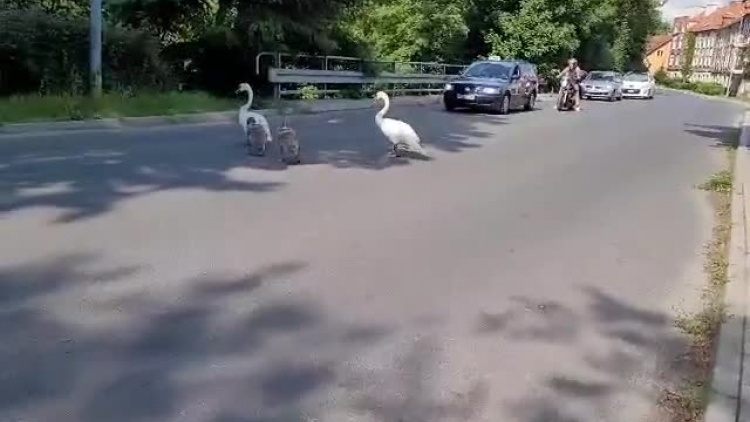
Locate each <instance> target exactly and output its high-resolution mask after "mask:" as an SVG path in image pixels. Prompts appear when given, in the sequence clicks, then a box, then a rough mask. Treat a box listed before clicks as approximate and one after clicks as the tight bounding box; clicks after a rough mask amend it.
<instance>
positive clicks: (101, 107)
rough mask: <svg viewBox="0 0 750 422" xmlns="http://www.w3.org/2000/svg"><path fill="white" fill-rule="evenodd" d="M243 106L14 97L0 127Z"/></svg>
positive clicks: (167, 96)
mask: <svg viewBox="0 0 750 422" xmlns="http://www.w3.org/2000/svg"><path fill="white" fill-rule="evenodd" d="M240 102H241V100H236V99H228V98H218V97H214V96H211V95H209V94H206V93H203V92H138V93H132V94H128V93H106V94H103V95H102V97H101V98H100V99H99V100H93V99H91V98H88V97H84V96H77V95H55V96H40V95H23V96H12V97H7V98H0V124H2V123H4V124H8V123H27V122H38V121H63V120H86V119H102V118H120V117H145V116H172V115H176V114H189V113H203V112H213V111H226V110H232V109H235V108H237V107H239V104H240Z"/></svg>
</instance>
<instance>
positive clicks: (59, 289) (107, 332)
mask: <svg viewBox="0 0 750 422" xmlns="http://www.w3.org/2000/svg"><path fill="white" fill-rule="evenodd" d="M95 258H96V257H94V256H61V257H58V258H54V259H51V260H47V261H39V262H36V263H34V264H28V265H22V266H16V267H6V268H4V269H2V270H0V303H1V304H2V310H1V311H0V330H2V333H3V336H4V338H3V347H0V368H2V377H3V378H2V379H3V382H2V383H0V418H2V419H3V420H56V421H59V422H68V421H71V422H72V421H82V420H86V421H88V420H101V421H104V420H106V421H114V422H118V421H128V422H145V421H159V420H187V421H222V422H240V421H253V422H309V421H311V420H312V421H315V420H320V421H322V420H327V419H326V417H327V416H329V415H331V414H332V412H333V413H336V414H339V415H340V414H347V415H359V417H365V415H366V416H367V417H369V419H367V420H372V421H376V422H392V421H435V422H453V421H455V422H458V421H461V422H466V421H472V420H484V419H482V417H483V415H485V416H486V414H487V412H488V411H490V410H489V409H490V408H494V411H495V412H497V411H498V406H500V407H501V409H502V411H503V412H507V414H508V415H512V417H511V418H508V419H506V420H510V421H518V422H547V421H550V420H555V421H571V422H572V421H576V422H584V421H585V422H589V421H591V422H594V421H597V420H604V419H603V416H604V415H607V414H608V413H607V412H609V411H612V409H611V408H610V407H609V406H611V405H612V404H613V403H617V402H618V401H619V400H620V398H621V397H622V396H623V395H628V394H638V395H642V396H644V397H646V399H647V400H656V397H657V395H656V393H655V392H657V391H658V387H655V386H653V385H649V384H648V383H643V382H638V377H639V374H640V373H641V372H643V371H647V372H648V371H649V368H648V365H645V364H644V359H645V360H649V359H650V358H651V357H664V356H668V355H670V354H669V353H665V350H667V351H670V352H671V351H674V350H676V349H683V348H684V342H683V341H682V340H681V339H679V338H677V337H675V335H674V334H673V332H672V330H671V329H670V327H671V321H670V320H669V319H668V318H667V317H666V316H664V315H661V314H658V313H654V312H650V311H647V310H644V309H640V308H638V307H637V306H634V305H630V304H626V303H624V302H622V301H620V300H618V299H616V298H614V297H612V296H610V295H608V294H606V293H604V292H602V291H600V290H597V289H594V288H587V289H584V290H583V291H582V293H583V294H584V295H585V297H587V298H588V300H589V303H588V305H587V306H586V307H585V308H583V309H572V308H569V307H567V306H566V305H564V304H562V303H559V302H556V301H539V300H532V299H528V298H513V300H512V302H511V303H512V304H511V306H509V307H508V309H506V310H504V311H503V312H502V313H501V314H498V315H494V314H487V313H481V314H479V316H478V320H477V325H476V326H474V327H466V328H467V329H469V330H474V332H475V333H476V335H477V336H479V337H481V338H487V337H488V336H498V339H497V341H499V342H504V341H514V342H519V343H521V344H522V343H524V342H526V343H541V344H543V345H545V347H550V351H552V350H554V347H556V345H561V344H563V345H566V346H567V347H574V348H575V349H576V350H579V351H580V360H582V361H583V362H585V364H586V366H587V370H586V371H570V370H567V369H566V367H568V365H566V364H565V363H564V362H560V365H559V369H558V370H556V371H554V372H550V373H549V374H548V376H547V377H546V381H545V382H544V389H543V391H539V390H535V391H529V392H528V397H526V396H525V395H526V391H525V390H520V392H521V393H523V395H524V397H522V398H521V399H520V400H514V401H510V402H501V401H498V397H497V396H495V398H494V399H493V391H492V389H491V388H492V385H491V384H489V383H488V381H487V380H484V379H474V380H468V383H467V386H468V388H466V389H462V388H458V389H457V388H456V387H455V386H451V385H445V384H444V383H441V381H443V382H444V381H445V380H446V379H450V378H444V377H443V376H442V375H441V371H442V369H441V368H442V367H443V364H442V363H441V362H445V361H446V359H447V358H448V357H447V356H445V355H444V351H443V343H442V342H443V341H444V339H443V337H440V336H435V335H433V334H430V333H422V334H423V335H420V336H418V338H416V339H414V340H413V341H410V342H408V344H406V345H404V346H403V347H402V346H399V347H398V349H397V350H395V353H394V354H392V355H391V354H390V352H393V351H394V348H393V344H394V341H393V339H392V338H391V337H392V336H402V337H401V338H404V337H403V336H406V338H413V337H414V333H415V332H419V331H420V329H419V327H418V326H417V325H416V324H414V321H411V322H409V321H405V322H404V324H402V325H401V326H399V327H398V329H396V328H395V327H386V326H383V325H379V324H369V323H367V322H358V323H349V322H344V321H343V320H340V319H338V318H336V317H335V310H330V312H329V311H327V310H326V309H323V308H321V307H320V306H318V305H317V304H316V303H315V302H312V301H308V300H301V299H300V298H294V297H290V296H286V295H268V294H267V293H268V291H269V290H273V287H274V285H275V284H276V283H278V282H279V281H281V280H283V279H284V278H285V277H288V276H293V275H295V274H299V273H301V272H304V271H305V270H306V268H307V266H306V264H305V263H303V262H296V261H293V262H292V261H290V262H279V263H277V264H275V265H271V266H267V267H263V268H259V269H257V270H256V271H254V272H252V273H250V274H247V275H245V276H240V277H226V276H219V275H211V274H204V275H200V276H197V277H196V278H194V279H192V280H186V281H185V282H184V283H180V285H179V287H174V288H170V289H168V290H167V291H163V292H162V293H161V294H155V293H154V292H153V291H150V292H148V293H144V292H142V291H139V290H138V289H128V284H129V283H130V282H131V280H130V277H131V276H133V275H136V274H138V271H139V269H138V268H114V269H110V270H93V269H92V268H93V266H94V265H95V264H96V259H95ZM97 289H101V292H100V294H98V295H96V294H94V295H92V294H90V293H91V292H93V291H96V290H97ZM102 292H108V293H107V294H102ZM439 325H440V323H438V326H437V327H433V328H437V329H440V327H439ZM592 335H593V336H596V337H597V338H602V339H604V341H605V343H604V344H605V346H606V347H595V348H588V347H587V343H586V341H587V339H588V340H590V339H591V336H592ZM384 350H389V351H390V352H389V354H387V355H383V353H385V352H384ZM380 355H383V356H387V357H386V358H384V359H382V360H377V362H380V364H378V365H375V366H372V365H368V364H364V363H360V364H357V363H358V362H366V361H367V359H369V358H372V356H380ZM368 356H369V357H368ZM378 359H380V358H378ZM550 359H554V358H552V357H551V358H550ZM383 361H385V364H384V365H383V364H382V363H383ZM388 362H390V363H388ZM503 364H508V363H507V362H505V363H503ZM671 365H673V362H672V361H671V360H669V359H662V360H659V361H658V362H657V364H656V367H655V368H653V371H650V372H653V373H654V374H658V373H661V372H668V371H669V369H668V367H670V366H671ZM644 367H646V368H644ZM649 375H652V374H649ZM498 382H511V381H510V380H505V381H504V380H499V381H498ZM495 385H497V383H495ZM446 389H447V390H446ZM446 391H448V392H450V394H446ZM495 394H499V393H495ZM342 412H343V413H342ZM599 416H602V417H599ZM597 417H599V418H597ZM628 417H630V416H628ZM631 419H632V418H631Z"/></svg>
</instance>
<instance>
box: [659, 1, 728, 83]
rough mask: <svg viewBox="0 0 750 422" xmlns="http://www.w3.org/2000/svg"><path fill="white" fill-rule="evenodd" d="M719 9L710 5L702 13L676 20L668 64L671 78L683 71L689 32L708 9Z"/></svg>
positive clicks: (680, 17) (673, 26) (679, 17)
mask: <svg viewBox="0 0 750 422" xmlns="http://www.w3.org/2000/svg"><path fill="white" fill-rule="evenodd" d="M712 7H717V6H716V5H708V6H706V7H703V8H702V9H703V10H701V11H700V12H698V13H696V14H694V15H691V16H678V17H676V18H674V24H673V25H672V42H671V44H670V48H669V61H668V63H667V69H668V70H669V73H670V75H671V76H676V74H677V73H679V71H680V70H681V69H682V62H683V61H684V52H685V49H686V47H687V44H686V43H687V33H688V30H689V29H690V28H691V27H692V26H694V25H695V24H696V23H697V22H698V20H700V19H701V17H703V15H704V13H705V10H706V8H709V9H710V8H712Z"/></svg>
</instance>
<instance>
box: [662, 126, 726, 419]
mask: <svg viewBox="0 0 750 422" xmlns="http://www.w3.org/2000/svg"><path fill="white" fill-rule="evenodd" d="M738 143H739V133H738V134H737V135H736V136H735V137H734V138H732V143H731V144H730V146H729V147H728V148H727V149H728V152H727V159H728V162H729V164H728V166H727V169H726V170H722V171H720V172H718V173H716V174H714V175H712V176H711V177H709V178H708V180H706V182H704V183H702V184H701V185H699V186H697V187H698V188H699V189H701V190H704V191H707V192H708V194H709V195H710V199H711V203H712V205H713V208H714V215H715V222H714V227H713V230H712V237H711V241H710V242H709V243H708V244H707V245H706V249H705V262H704V270H705V272H706V285H705V286H704V288H703V292H702V294H701V302H702V303H701V309H700V310H699V311H697V312H694V313H685V312H683V313H681V314H680V315H679V316H678V317H677V319H676V321H675V326H676V327H677V328H678V329H679V330H680V331H681V332H682V333H684V334H685V335H686V336H688V338H689V339H690V342H691V345H690V350H689V352H688V354H687V356H685V358H686V360H687V363H688V364H689V368H690V370H689V373H688V374H687V375H686V377H685V379H684V380H683V383H682V385H680V386H678V387H677V388H676V389H675V390H666V389H665V390H664V391H663V392H662V396H661V398H660V401H659V404H660V405H661V406H662V408H663V409H664V410H666V411H667V412H668V413H669V414H670V415H671V421H670V422H699V421H701V420H702V419H703V414H704V412H705V409H706V406H707V405H708V398H709V394H708V392H709V385H710V383H711V370H712V368H713V363H714V357H715V352H716V340H717V337H718V333H719V328H720V327H721V324H722V323H723V322H724V321H725V320H726V318H727V311H726V306H725V303H724V288H725V286H726V285H727V283H728V282H729V275H728V268H729V241H730V236H731V231H732V212H731V208H732V177H733V174H734V158H735V155H736V149H737V144H738Z"/></svg>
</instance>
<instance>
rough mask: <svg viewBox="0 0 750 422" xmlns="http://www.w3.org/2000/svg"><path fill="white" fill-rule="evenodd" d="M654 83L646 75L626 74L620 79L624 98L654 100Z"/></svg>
mask: <svg viewBox="0 0 750 422" xmlns="http://www.w3.org/2000/svg"><path fill="white" fill-rule="evenodd" d="M654 92H656V82H655V81H654V78H653V77H651V75H649V74H648V73H628V74H627V75H625V77H624V78H622V96H623V97H624V98H647V99H651V98H654Z"/></svg>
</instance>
